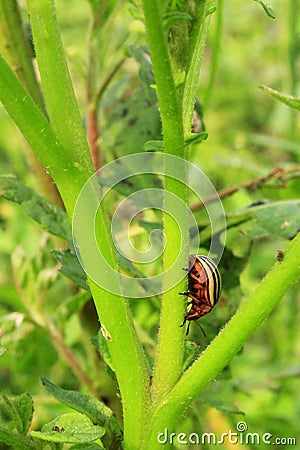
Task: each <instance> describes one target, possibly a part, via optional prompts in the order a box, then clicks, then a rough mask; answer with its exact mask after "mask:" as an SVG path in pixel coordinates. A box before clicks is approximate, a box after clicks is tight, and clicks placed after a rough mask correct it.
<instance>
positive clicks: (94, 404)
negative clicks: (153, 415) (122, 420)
mask: <svg viewBox="0 0 300 450" xmlns="http://www.w3.org/2000/svg"><path fill="white" fill-rule="evenodd" d="M42 383H43V385H44V386H45V387H46V389H47V391H48V392H50V394H52V395H53V397H55V398H56V399H57V400H59V401H60V402H61V403H63V404H65V405H67V406H69V407H70V408H73V409H75V410H76V411H79V412H80V413H83V414H86V415H87V416H88V417H89V418H90V419H91V420H92V422H93V423H96V424H98V425H101V426H103V427H104V428H105V429H106V434H105V436H104V438H103V443H104V445H105V447H106V448H107V449H110V450H117V449H119V448H120V445H121V444H120V443H121V442H122V431H121V428H120V425H119V423H118V421H117V419H116V418H115V416H114V414H113V412H112V411H111V409H109V408H108V407H107V406H106V405H104V403H102V402H100V401H99V400H97V399H96V398H94V397H91V396H89V395H87V394H82V393H80V392H76V391H67V390H65V389H61V388H59V387H57V386H55V385H54V384H53V383H51V381H49V380H47V379H46V378H42Z"/></svg>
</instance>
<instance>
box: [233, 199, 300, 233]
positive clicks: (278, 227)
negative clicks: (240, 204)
mask: <svg viewBox="0 0 300 450" xmlns="http://www.w3.org/2000/svg"><path fill="white" fill-rule="evenodd" d="M228 218H229V219H230V220H231V219H233V222H234V221H235V220H238V221H244V220H250V219H255V221H256V224H257V226H259V227H260V228H263V229H264V230H265V231H267V232H268V233H269V234H273V235H276V236H280V237H283V238H286V239H291V238H293V237H294V236H295V235H296V234H297V233H298V231H299V228H300V200H282V201H278V202H269V203H264V204H262V205H258V206H253V207H248V208H247V209H243V210H241V211H238V212H235V213H233V214H228ZM230 220H229V221H230Z"/></svg>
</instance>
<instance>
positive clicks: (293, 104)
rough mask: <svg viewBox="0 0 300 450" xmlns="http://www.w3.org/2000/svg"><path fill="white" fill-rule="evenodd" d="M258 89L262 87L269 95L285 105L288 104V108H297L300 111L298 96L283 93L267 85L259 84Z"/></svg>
mask: <svg viewBox="0 0 300 450" xmlns="http://www.w3.org/2000/svg"><path fill="white" fill-rule="evenodd" d="M259 87H260V89H262V90H263V91H264V92H266V93H267V94H269V95H271V96H272V97H274V98H276V99H277V100H279V101H280V102H282V103H284V104H285V105H287V106H289V107H290V108H294V109H297V110H298V111H300V98H299V97H293V96H292V95H287V94H284V93H283V92H279V91H276V90H275V89H272V88H270V87H268V86H263V85H261V86H259Z"/></svg>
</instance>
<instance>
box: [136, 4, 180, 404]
mask: <svg viewBox="0 0 300 450" xmlns="http://www.w3.org/2000/svg"><path fill="white" fill-rule="evenodd" d="M143 8H144V16H145V24H146V31H147V38H148V44H149V48H150V53H151V60H152V66H153V72H154V76H155V82H156V89H157V96H158V101H159V108H160V113H161V120H162V131H163V136H164V149H165V152H166V153H169V154H173V155H175V156H179V157H181V158H184V156H185V154H184V138H183V127H182V115H181V108H180V105H179V102H178V98H177V92H176V87H175V82H174V78H173V74H172V69H171V62H170V57H169V53H168V49H167V44H166V38H165V36H164V32H163V26H162V19H161V11H160V5H159V2H158V1H157V0H143ZM164 188H165V191H166V192H172V193H174V194H175V195H176V196H177V197H178V198H180V199H182V200H183V201H185V200H186V187H185V186H184V185H183V184H181V183H179V182H178V181H177V180H176V179H172V178H168V177H166V178H165V184H164ZM171 208H172V205H171V204H168V200H167V199H165V203H164V218H163V220H164V234H165V239H166V243H167V244H166V248H165V251H164V271H166V269H167V268H168V267H169V266H170V264H172V263H173V262H174V261H175V260H176V257H177V255H178V254H179V248H180V244H181V243H182V241H183V243H184V245H185V246H186V248H185V252H184V253H185V254H184V256H183V260H182V267H184V266H185V265H186V260H187V242H188V239H187V236H188V230H187V221H185V220H184V219H183V226H182V228H181V230H179V229H178V227H177V226H176V225H175V224H174V221H173V219H172V218H171V216H169V215H168V214H167V213H166V211H168V210H169V211H171ZM180 232H181V235H180ZM165 282H166V283H168V279H167V276H165ZM180 288H183V283H182V286H181V287H179V286H175V287H174V288H172V289H171V290H169V291H168V292H166V293H165V294H164V295H163V298H162V306H161V316H160V332H159V341H158V348H157V356H156V361H155V368H154V373H153V380H152V400H153V402H154V403H155V402H156V401H158V399H159V398H161V397H162V396H163V395H164V394H165V393H166V392H167V391H168V390H169V389H170V388H171V387H172V386H174V384H175V383H176V381H177V380H178V379H179V377H180V375H181V366H182V354H183V329H182V328H180V327H179V325H180V321H182V319H183V312H184V302H183V301H182V300H181V299H180V298H179V295H178V291H179V289H180ZM170 336H172V338H171V339H170Z"/></svg>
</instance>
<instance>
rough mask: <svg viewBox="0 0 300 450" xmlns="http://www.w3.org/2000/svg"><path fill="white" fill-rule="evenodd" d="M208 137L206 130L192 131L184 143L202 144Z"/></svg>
mask: <svg viewBox="0 0 300 450" xmlns="http://www.w3.org/2000/svg"><path fill="white" fill-rule="evenodd" d="M207 138H208V133H207V132H206V131H202V132H201V133H191V135H190V136H189V137H187V139H186V140H185V141H184V145H190V144H196V143H197V144H200V142H203V141H206V139H207Z"/></svg>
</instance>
